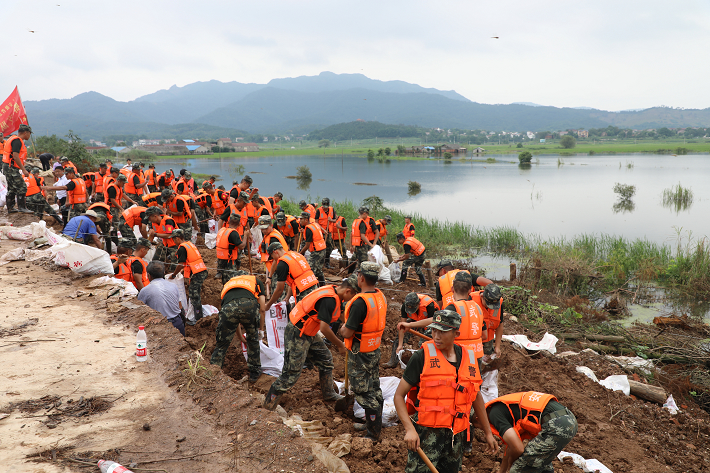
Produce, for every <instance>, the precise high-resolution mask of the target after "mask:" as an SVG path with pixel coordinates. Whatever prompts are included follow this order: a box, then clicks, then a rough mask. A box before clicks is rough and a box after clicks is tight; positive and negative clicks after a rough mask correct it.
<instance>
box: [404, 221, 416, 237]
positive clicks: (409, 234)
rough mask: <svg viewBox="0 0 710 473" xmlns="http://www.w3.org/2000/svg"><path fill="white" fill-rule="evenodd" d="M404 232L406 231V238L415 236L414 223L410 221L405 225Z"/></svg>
mask: <svg viewBox="0 0 710 473" xmlns="http://www.w3.org/2000/svg"><path fill="white" fill-rule="evenodd" d="M402 233H404V238H409V237H413V236H414V225H413V224H411V223H408V224H406V225H405V226H404V228H403V229H402Z"/></svg>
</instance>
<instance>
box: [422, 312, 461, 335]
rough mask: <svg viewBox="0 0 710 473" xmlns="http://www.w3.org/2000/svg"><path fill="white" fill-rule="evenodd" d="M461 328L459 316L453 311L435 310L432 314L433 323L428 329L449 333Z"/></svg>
mask: <svg viewBox="0 0 710 473" xmlns="http://www.w3.org/2000/svg"><path fill="white" fill-rule="evenodd" d="M460 326H461V316H460V315H459V313H458V312H456V311H453V310H437V311H436V312H434V322H433V323H432V324H431V325H429V328H432V329H436V330H439V331H441V332H449V331H451V330H458V329H459V327H460Z"/></svg>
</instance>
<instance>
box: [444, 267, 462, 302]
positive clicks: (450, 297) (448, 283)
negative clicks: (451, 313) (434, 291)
mask: <svg viewBox="0 0 710 473" xmlns="http://www.w3.org/2000/svg"><path fill="white" fill-rule="evenodd" d="M460 271H463V270H461V269H452V270H451V271H449V272H448V273H446V274H444V275H443V276H439V292H440V293H441V307H446V306H447V305H449V304H453V303H454V277H456V273H458V272H460Z"/></svg>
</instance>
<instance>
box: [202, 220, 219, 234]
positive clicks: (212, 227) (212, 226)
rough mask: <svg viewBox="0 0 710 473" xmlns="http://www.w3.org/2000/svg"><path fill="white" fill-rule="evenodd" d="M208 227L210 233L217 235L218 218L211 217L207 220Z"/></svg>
mask: <svg viewBox="0 0 710 473" xmlns="http://www.w3.org/2000/svg"><path fill="white" fill-rule="evenodd" d="M207 227H208V228H209V229H210V233H214V234H215V235H216V234H217V220H214V219H209V220H208V221H207ZM205 236H207V235H205Z"/></svg>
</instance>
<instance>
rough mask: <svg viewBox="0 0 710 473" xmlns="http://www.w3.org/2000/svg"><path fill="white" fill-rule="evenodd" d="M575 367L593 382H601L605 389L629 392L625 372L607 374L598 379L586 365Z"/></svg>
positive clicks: (627, 393)
mask: <svg viewBox="0 0 710 473" xmlns="http://www.w3.org/2000/svg"><path fill="white" fill-rule="evenodd" d="M576 369H577V372H578V373H584V374H585V375H586V376H587V377H588V378H589V379H591V380H592V381H594V382H595V383H598V384H601V385H602V386H604V387H605V388H607V389H610V390H612V391H621V392H623V393H624V394H625V395H627V396H628V395H629V394H631V386H629V378H627V377H626V375H625V374H619V375H612V376H607V377H606V378H605V379H603V380H601V381H599V379H597V375H595V374H594V371H592V370H591V369H590V368H588V367H586V366H578V367H577V368H576Z"/></svg>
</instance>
